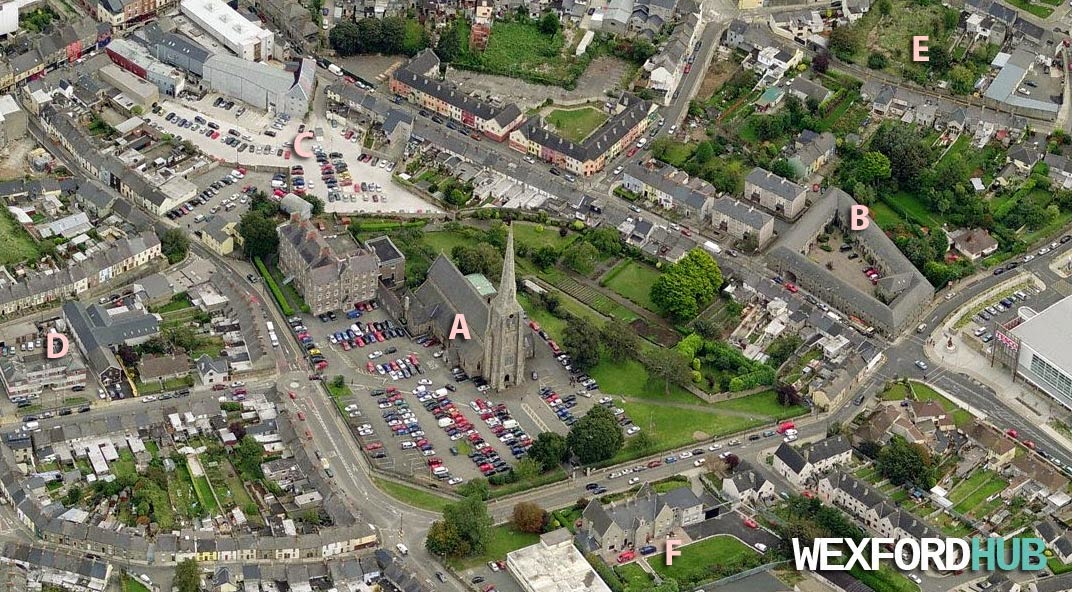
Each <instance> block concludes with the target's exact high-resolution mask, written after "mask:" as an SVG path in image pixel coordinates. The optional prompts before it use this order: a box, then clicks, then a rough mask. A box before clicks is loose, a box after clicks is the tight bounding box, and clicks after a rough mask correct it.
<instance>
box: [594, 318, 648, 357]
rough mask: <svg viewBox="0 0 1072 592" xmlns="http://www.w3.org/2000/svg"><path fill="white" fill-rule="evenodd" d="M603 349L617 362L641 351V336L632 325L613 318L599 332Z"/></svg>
mask: <svg viewBox="0 0 1072 592" xmlns="http://www.w3.org/2000/svg"><path fill="white" fill-rule="evenodd" d="M599 339H600V341H602V342H603V349H604V351H606V352H607V355H608V356H610V358H611V359H612V360H614V361H616V362H621V361H622V360H625V359H628V358H634V357H636V355H637V352H639V351H640V337H639V336H638V335H637V334H636V331H634V330H633V328H632V327H630V326H629V325H627V324H625V323H624V322H622V321H621V320H619V319H611V320H609V321H607V323H606V324H605V325H603V329H602V330H600V332H599Z"/></svg>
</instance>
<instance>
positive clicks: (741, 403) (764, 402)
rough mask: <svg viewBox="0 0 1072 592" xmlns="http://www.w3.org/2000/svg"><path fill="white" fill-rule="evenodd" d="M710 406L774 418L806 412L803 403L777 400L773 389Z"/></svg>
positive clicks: (783, 417)
mask: <svg viewBox="0 0 1072 592" xmlns="http://www.w3.org/2000/svg"><path fill="white" fill-rule="evenodd" d="M712 407H715V408H718V409H732V410H735V411H744V412H746V413H755V414H757V415H765V416H767V417H768V418H772V419H775V420H780V419H787V418H790V417H797V416H798V415H804V414H805V413H807V412H808V408H807V407H805V406H804V405H793V406H791V407H786V406H784V405H782V404H781V403H779V402H778V394H777V393H775V392H774V391H763V392H761V393H756V394H754V395H748V396H747V397H741V398H739V399H732V400H729V401H721V402H719V403H715V404H714V405H712Z"/></svg>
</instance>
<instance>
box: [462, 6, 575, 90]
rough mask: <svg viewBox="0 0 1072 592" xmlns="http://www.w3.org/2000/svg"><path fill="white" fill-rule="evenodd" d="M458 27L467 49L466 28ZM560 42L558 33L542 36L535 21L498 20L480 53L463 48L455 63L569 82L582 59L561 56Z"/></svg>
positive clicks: (557, 82) (560, 83) (533, 79)
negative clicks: (485, 46) (464, 38)
mask: <svg viewBox="0 0 1072 592" xmlns="http://www.w3.org/2000/svg"><path fill="white" fill-rule="evenodd" d="M459 29H460V30H461V31H460V33H462V34H464V35H465V36H466V41H465V42H464V43H463V47H465V48H468V35H469V27H468V26H463V27H459ZM564 44H565V40H564V38H563V36H562V33H561V32H559V33H557V34H555V35H545V34H543V33H542V32H541V31H540V29H539V27H538V26H537V23H536V21H532V22H523V23H519V22H516V21H513V20H498V21H495V26H494V27H492V29H491V37H490V38H489V39H488V46H487V48H486V49H485V50H484V52H483V53H480V54H473V53H470V52H469V51H468V49H465V50H463V52H462V55H461V56H460V57H459V63H461V64H463V65H469V66H472V67H476V68H479V69H482V70H484V71H487V72H491V73H495V74H500V75H503V76H510V77H513V78H521V79H524V80H528V81H530V82H537V83H543V84H554V85H558V86H563V85H566V84H569V83H571V82H573V81H574V80H575V79H576V78H577V76H578V75H580V74H581V72H582V71H583V69H584V65H585V64H586V62H585V61H583V59H584V58H575V57H573V56H572V55H570V56H565V55H563V52H562V47H563V45H564Z"/></svg>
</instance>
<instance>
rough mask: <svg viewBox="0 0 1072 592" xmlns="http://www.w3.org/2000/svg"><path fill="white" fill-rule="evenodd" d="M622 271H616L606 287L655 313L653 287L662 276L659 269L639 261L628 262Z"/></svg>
mask: <svg viewBox="0 0 1072 592" xmlns="http://www.w3.org/2000/svg"><path fill="white" fill-rule="evenodd" d="M623 265H624V267H622V268H621V269H615V270H614V271H612V272H611V273H613V274H614V276H613V277H612V278H610V280H608V281H607V283H606V286H607V287H608V288H610V289H611V290H614V292H616V293H617V294H620V295H621V296H623V297H625V298H628V299H629V300H631V301H632V302H635V303H636V304H639V305H640V306H642V307H644V308H646V309H648V310H650V311H653V312H654V311H655V310H656V308H655V303H653V302H652V301H651V286H652V284H654V283H655V280H657V279H659V276H660V275H661V274H660V273H659V271H658V270H657V269H655V268H654V267H651V266H649V265H645V264H643V263H639V262H637V261H633V260H628V261H626V262H625V263H624V264H623Z"/></svg>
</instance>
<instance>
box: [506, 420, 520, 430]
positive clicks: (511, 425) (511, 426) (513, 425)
mask: <svg viewBox="0 0 1072 592" xmlns="http://www.w3.org/2000/svg"><path fill="white" fill-rule="evenodd" d="M502 427H504V428H506V429H508V430H512V429H514V428H516V427H517V420H516V419H508V420H506V421H504V422H502Z"/></svg>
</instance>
